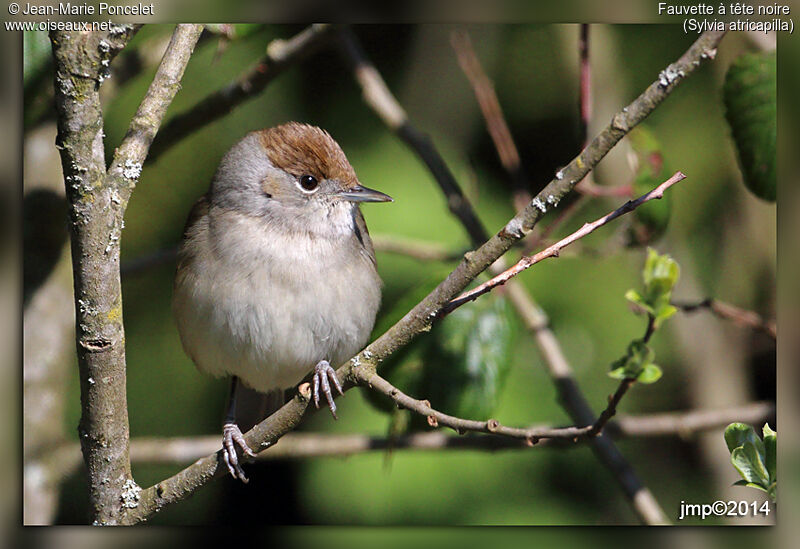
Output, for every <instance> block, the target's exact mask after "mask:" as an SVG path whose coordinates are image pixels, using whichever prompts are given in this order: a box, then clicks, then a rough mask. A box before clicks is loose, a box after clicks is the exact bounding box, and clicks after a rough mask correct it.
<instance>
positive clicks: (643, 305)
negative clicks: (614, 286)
mask: <svg viewBox="0 0 800 549" xmlns="http://www.w3.org/2000/svg"><path fill="white" fill-rule="evenodd" d="M625 299H627V300H628V301H630V302H631V303H633V304H634V305H636V306H637V307H638V308H639V309H641V310H643V311H644V312H646V313H649V314H653V313H654V311H653V308H652V307H651V306H650V305H649V304H648V303H647V302H646V301H645V300H644V298H643V297H642V296H641V294H639V292H637V291H636V290H633V289H631V290H628V291H627V292H625Z"/></svg>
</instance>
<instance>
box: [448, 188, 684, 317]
mask: <svg viewBox="0 0 800 549" xmlns="http://www.w3.org/2000/svg"><path fill="white" fill-rule="evenodd" d="M685 178H686V176H685V175H684V174H682V173H681V172H676V173H675V174H674V175H673V176H672V177H670V178H669V179H667V180H666V181H664V182H663V183H661V185H659V186H658V187H656V188H655V189H653V190H652V191H650V192H649V193H647V194H644V195H642V196H640V197H639V198H637V199H636V200H629V201H628V202H626V203H625V204H623V205H622V206H620V207H619V208H617V209H616V210H614V211H613V212H611V213H609V214H607V215H605V216H603V217H601V218H600V219H597V220H595V221H593V222H591V223H584V225H583V227H581V228H580V229H578V230H577V231H575V232H574V233H572V234H571V235H569V236H568V237H566V238H563V239H562V240H559V241H558V242H556V243H555V244H553V245H552V246H549V247H548V248H545V249H544V250H542V251H541V252H539V253H537V254H535V255H531V256H526V257H523V258H522V259H520V260H519V261H518V262H517V263H516V264H515V265H514V266H513V267H511V268H509V269H506V270H505V271H503V272H502V273H500V274H499V275H497V276H495V277H493V278H492V279H490V280H487V281H486V282H484V283H483V284H481V285H480V286H478V287H476V288H474V289H472V290H469V291H468V292H464V293H463V294H461V295H460V296H458V297H457V298H455V299H454V300H452V301H451V302H450V303H448V304H447V306H446V307H445V308H444V311H445V312H446V313H449V312H451V311H453V310H455V309H457V308H458V307H460V306H461V305H463V304H465V303H468V302H470V301H473V300H475V299H477V298H478V297H480V296H482V295H483V294H485V293H487V292H489V291H491V290H492V289H493V288H496V287H497V286H500V285H502V284H505V283H506V282H508V281H509V280H511V279H512V278H513V277H515V276H517V275H518V274H519V273H521V272H523V271H525V270H526V269H529V268H530V267H532V266H533V265H535V264H537V263H539V262H540V261H542V260H544V259H547V258H548V257H558V254H559V253H560V252H561V250H562V249H563V248H565V247H567V246H569V245H570V244H572V243H573V242H575V241H576V240H579V239H581V238H583V237H584V236H586V235H588V234H590V233H592V232H594V231H595V230H597V229H598V228H600V227H602V226H603V225H605V224H607V223H609V222H611V221H613V220H614V219H616V218H618V217H620V216H622V215H625V214H626V213H629V212H632V211H633V210H635V209H636V208H638V207H639V206H641V205H642V204H644V203H645V202H649V201H650V200H659V199H660V198H661V197H662V196H664V191H666V190H667V189H669V188H670V187H671V186H672V185H674V184H675V183H677V182H678V181H682V180H683V179H685Z"/></svg>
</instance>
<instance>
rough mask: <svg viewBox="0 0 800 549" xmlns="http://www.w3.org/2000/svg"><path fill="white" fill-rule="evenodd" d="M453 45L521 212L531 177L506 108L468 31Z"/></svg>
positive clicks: (459, 33)
mask: <svg viewBox="0 0 800 549" xmlns="http://www.w3.org/2000/svg"><path fill="white" fill-rule="evenodd" d="M450 43H451V44H452V45H453V49H454V50H455V52H456V56H457V57H458V64H459V65H460V66H461V70H462V71H463V72H464V75H465V76H466V77H467V79H468V80H469V83H470V85H471V86H472V91H473V92H474V93H475V98H476V99H477V100H478V106H480V109H481V113H482V114H483V119H484V120H485V121H486V129H487V130H488V132H489V135H490V136H491V138H492V141H493V142H494V147H495V150H496V151H497V156H498V157H499V158H500V163H501V164H502V165H503V168H505V170H506V172H508V174H509V175H510V176H511V182H512V184H513V185H514V206H515V208H516V209H517V210H521V209H522V208H524V207H525V206H526V204H527V203H528V202H530V200H531V195H530V192H528V176H527V174H526V173H525V170H524V169H523V167H522V162H521V160H520V157H519V151H518V150H517V146H516V144H515V143H514V139H513V138H512V137H511V130H510V129H509V127H508V123H507V122H506V119H505V117H504V116H503V109H502V108H501V107H500V101H499V100H498V99H497V93H496V92H495V89H494V85H493V84H492V81H491V80H490V79H489V77H488V76H487V75H486V73H485V72H484V70H483V67H482V66H481V63H480V61H479V60H478V56H477V54H476V53H475V50H474V49H473V47H472V41H471V40H470V38H469V34H468V33H467V32H466V31H453V33H452V34H451V36H450Z"/></svg>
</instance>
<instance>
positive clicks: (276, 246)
mask: <svg viewBox="0 0 800 549" xmlns="http://www.w3.org/2000/svg"><path fill="white" fill-rule="evenodd" d="M361 202H392V198H391V197H390V196H388V195H386V194H384V193H382V192H379V191H375V190H372V189H369V188H367V187H364V186H363V185H361V183H360V182H359V180H358V178H357V177H356V173H355V171H354V170H353V167H352V166H351V165H350V163H349V162H348V160H347V157H346V156H345V154H344V152H343V151H342V149H341V147H340V146H339V144H338V143H337V142H336V141H335V140H334V139H333V138H332V137H331V136H330V134H328V133H327V132H326V131H324V130H321V129H320V128H317V127H315V126H310V125H306V124H300V123H297V122H289V123H286V124H283V125H280V126H276V127H274V128H270V129H267V130H260V131H254V132H251V133H249V134H247V135H246V136H245V137H244V138H243V139H242V140H241V141H239V142H238V143H236V144H235V145H234V146H233V147H232V148H231V149H230V150H229V151H228V152H227V153H226V154H225V156H224V157H223V159H222V161H221V162H220V165H219V167H218V168H217V171H216V174H215V175H214V178H213V180H212V182H211V188H210V189H209V191H208V193H207V194H206V195H205V196H203V197H202V198H200V200H198V201H197V203H196V204H195V205H194V208H193V209H192V211H191V213H190V215H189V219H188V221H187V223H186V228H185V229H184V234H183V240H182V242H181V246H180V249H179V252H178V266H177V272H176V276H175V285H174V291H173V302H172V305H173V312H174V314H175V318H176V321H177V326H178V332H179V334H180V339H181V343H182V344H183V348H184V350H185V351H186V354H188V355H189V357H190V358H191V359H192V361H194V363H195V365H196V366H197V368H198V369H199V370H200V371H202V372H204V373H208V374H212V375H214V376H217V377H219V376H227V375H230V376H232V380H231V391H230V397H229V401H228V406H227V414H226V417H225V421H224V423H223V429H222V433H223V435H222V447H223V452H222V457H223V460H224V462H225V464H226V466H227V467H228V470H229V471H230V473H231V475H232V476H233V477H234V478H238V479H240V480H242V481H243V482H247V476H246V475H245V474H244V471H243V469H242V467H241V465H240V463H239V458H238V456H237V453H236V447H237V446H238V447H239V448H240V449H241V451H242V452H243V453H244V454H247V455H250V456H253V455H255V454H254V453H253V452H252V450H251V449H250V448H249V447H248V446H247V444H246V442H245V440H244V437H243V436H242V431H241V429H240V428H239V425H238V423H237V418H236V401H237V395H239V394H241V393H242V392H243V387H242V384H244V385H245V386H246V387H249V388H251V389H254V390H255V391H258V392H259V393H265V394H268V395H273V397H274V396H275V395H278V398H279V400H278V405H282V404H283V402H284V401H283V394H284V391H285V390H286V389H287V388H290V387H292V386H294V385H295V384H297V383H299V382H300V381H301V380H302V379H303V378H304V377H305V376H306V375H308V374H309V373H310V372H311V371H312V370H313V380H312V382H313V383H312V385H313V399H314V403H315V404H316V406H317V407H319V398H320V394H319V393H320V391H321V392H322V393H323V394H324V395H325V398H326V399H327V401H328V406H329V407H330V410H331V413H332V414H333V416H334V418H335V417H336V405H335V404H334V401H333V394H332V392H331V385H333V386H335V387H336V389H337V390H338V391H339V393H341V392H342V387H341V384H340V382H339V380H338V379H337V377H336V374H335V370H334V368H333V367H332V366H331V364H333V365H334V366H338V365H340V364H342V363H343V362H344V361H345V360H347V359H348V358H350V357H352V356H353V355H355V354H356V353H357V352H358V351H359V350H360V349H361V348H362V347H363V346H364V345H365V344H366V342H367V339H368V338H369V335H370V332H371V331H372V327H373V325H374V324H375V315H376V314H377V311H378V307H379V305H380V299H381V285H382V284H381V279H380V277H379V276H378V272H377V269H376V262H375V251H374V249H373V246H372V241H371V240H370V237H369V233H368V232H367V226H366V223H365V222H364V217H363V215H362V213H361V210H360V209H359V203H361ZM273 400H274V398H273Z"/></svg>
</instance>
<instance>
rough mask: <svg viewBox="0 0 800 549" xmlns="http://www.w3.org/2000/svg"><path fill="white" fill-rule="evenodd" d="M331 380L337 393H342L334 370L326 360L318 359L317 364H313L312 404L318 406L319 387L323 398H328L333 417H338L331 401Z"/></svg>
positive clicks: (334, 405)
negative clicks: (323, 395)
mask: <svg viewBox="0 0 800 549" xmlns="http://www.w3.org/2000/svg"><path fill="white" fill-rule="evenodd" d="M331 381H333V384H334V385H335V386H336V390H337V391H339V394H340V395H343V394H344V392H342V384H341V383H339V378H337V377H336V370H334V369H333V367H332V366H331V365H330V363H329V362H328V361H327V360H320V361H319V362H318V363H317V365H316V366H314V385H313V387H314V390H313V392H312V394H313V396H314V406H316V407H317V408H319V391H320V387H321V388H322V392H323V393H324V394H325V398H326V399H328V408H330V409H331V414H333V419H338V418H337V417H336V404H335V403H334V402H333V393H332V392H331V384H330V382H331Z"/></svg>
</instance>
